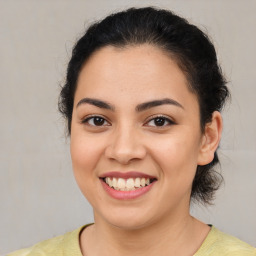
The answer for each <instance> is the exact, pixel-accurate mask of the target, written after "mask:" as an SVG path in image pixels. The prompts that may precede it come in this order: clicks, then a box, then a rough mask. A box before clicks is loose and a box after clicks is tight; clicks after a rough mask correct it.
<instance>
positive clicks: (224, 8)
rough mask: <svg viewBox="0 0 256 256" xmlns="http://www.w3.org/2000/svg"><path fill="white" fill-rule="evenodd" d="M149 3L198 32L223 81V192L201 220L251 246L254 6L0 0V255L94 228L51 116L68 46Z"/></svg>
mask: <svg viewBox="0 0 256 256" xmlns="http://www.w3.org/2000/svg"><path fill="white" fill-rule="evenodd" d="M145 5H155V6H160V7H165V8H168V9H171V10H173V11H175V12H176V13H178V14H180V15H182V16H185V17H186V18H187V19H189V20H190V21H191V22H193V23H195V24H196V25H198V26H199V27H201V28H202V29H203V30H204V31H207V32H208V33H209V34H210V35H211V37H212V38H213V41H214V43H215V45H216V48H217V52H218V56H219V59H220V63H221V65H222V67H223V70H224V72H225V74H226V76H227V78H228V80H229V81H230V83H229V87H230V89H231V91H232V96H233V99H232V103H231V104H228V105H227V107H226V110H225V113H224V125H225V129H224V134H223V138H222V143H221V150H220V156H221V160H222V173H223V175H224V177H225V186H223V187H222V189H221V190H220V191H219V193H218V194H217V200H216V201H215V205H214V206H213V207H209V208H207V209H206V208H204V207H196V206H193V208H192V213H193V214H194V215H195V216H197V217H199V218H201V219H202V220H204V221H205V222H207V223H213V224H214V225H215V226H217V227H218V228H220V229H221V230H223V231H225V232H228V233H231V234H233V235H235V236H237V237H239V238H240V239H242V240H245V241H247V242H248V243H251V244H252V245H254V246H256V218H255V216H256V200H255V196H256V186H255V184H256V168H255V159H256V114H255V112H256V97H255V93H256V85H255V83H256V82H255V81H256V71H255V69H256V50H255V47H256V32H255V31H256V30H255V27H256V16H255V12H256V1H255V0H252V1H250V0H246V1H245V0H243V1H242V0H214V1H212V0H189V1H186V0H176V1H175V0H166V1H164V0H162V1H161V0H158V1H146V0H145V1H143V0H141V1H127V0H125V1H124V0H108V1H106V0H94V1H87V0H85V1H81V0H69V1H67V0H66V1H64V0H62V1H57V0H37V1H36V0H33V1H32V0H16V1H15V0H8V1H7V0H0V40H1V41H0V47H1V48H0V109H1V125H0V146H1V154H0V190H1V192H0V207H1V208H0V214H1V215H0V254H4V253H6V252H8V251H12V250H14V249H18V248H21V247H26V246H30V245H32V244H34V243H36V242H38V241H40V240H43V239H46V238H51V237H53V236H56V235H59V234H63V233H65V232H67V231H70V230H72V229H75V228H77V227H79V226H80V225H83V224H85V223H88V222H92V221H93V217H92V210H91V207H90V206H89V204H88V203H87V202H86V200H85V199H84V198H83V196H82V195H81V193H80V191H79V190H78V188H77V186H76V183H75V181H74V178H73V175H72V168H71V161H70V156H69V140H68V139H65V136H64V123H63V120H62V119H61V117H60V115H59V113H58V111H57V98H58V92H59V85H60V84H62V83H63V80H64V75H65V68H66V64H67V61H68V58H69V57H70V52H71V47H72V45H73V43H74V42H75V40H76V39H77V38H78V37H79V36H80V35H81V34H82V33H83V31H84V28H85V27H86V26H87V25H88V24H89V23H90V22H92V21H94V20H96V19H98V18H100V17H103V16H105V15H106V14H109V13H110V12H112V11H115V10H120V9H123V8H125V7H129V6H145Z"/></svg>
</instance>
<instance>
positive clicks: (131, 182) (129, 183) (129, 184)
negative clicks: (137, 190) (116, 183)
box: [126, 178, 134, 189]
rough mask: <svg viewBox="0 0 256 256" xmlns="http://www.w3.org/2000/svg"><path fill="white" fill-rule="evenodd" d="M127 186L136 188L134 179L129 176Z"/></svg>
mask: <svg viewBox="0 0 256 256" xmlns="http://www.w3.org/2000/svg"><path fill="white" fill-rule="evenodd" d="M126 187H127V188H129V189H131V188H134V180H133V179H132V178H129V179H128V180H127V181H126Z"/></svg>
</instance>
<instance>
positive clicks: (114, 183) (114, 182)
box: [106, 178, 117, 188]
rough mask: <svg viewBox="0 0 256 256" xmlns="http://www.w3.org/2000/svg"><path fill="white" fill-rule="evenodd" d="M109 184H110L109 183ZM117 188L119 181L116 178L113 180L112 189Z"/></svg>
mask: <svg viewBox="0 0 256 256" xmlns="http://www.w3.org/2000/svg"><path fill="white" fill-rule="evenodd" d="M106 183H107V181H106ZM107 184H108V183H107ZM108 185H109V186H110V184H108ZM116 186H117V179H116V178H113V179H112V187H114V188H115V187H116Z"/></svg>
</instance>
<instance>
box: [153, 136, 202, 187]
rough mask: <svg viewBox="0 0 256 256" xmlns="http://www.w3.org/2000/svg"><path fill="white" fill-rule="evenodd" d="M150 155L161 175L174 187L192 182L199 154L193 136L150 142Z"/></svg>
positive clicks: (196, 142)
mask: <svg viewBox="0 0 256 256" xmlns="http://www.w3.org/2000/svg"><path fill="white" fill-rule="evenodd" d="M152 145H154V147H153V148H154V151H152V155H153V156H154V158H155V161H156V162H157V163H158V164H159V166H160V168H161V170H162V175H163V176H165V178H168V181H169V182H170V181H171V182H173V183H175V187H176V186H182V184H190V183H192V181H193V178H194V175H195V172H196V168H197V159H198V152H199V147H198V145H199V142H198V139H195V136H194V138H193V136H189V135H187V136H186V133H182V136H179V135H178V134H176V135H175V136H173V137H171V136H170V138H163V139H162V140H161V141H158V142H157V141H152Z"/></svg>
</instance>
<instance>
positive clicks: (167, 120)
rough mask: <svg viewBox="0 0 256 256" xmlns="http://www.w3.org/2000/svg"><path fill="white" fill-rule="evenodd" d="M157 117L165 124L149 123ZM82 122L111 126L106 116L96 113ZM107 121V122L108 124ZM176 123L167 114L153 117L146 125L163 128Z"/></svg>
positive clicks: (93, 125)
mask: <svg viewBox="0 0 256 256" xmlns="http://www.w3.org/2000/svg"><path fill="white" fill-rule="evenodd" d="M97 118H98V119H100V120H98V121H100V125H96V124H95V121H96V119H97ZM157 119H160V120H158V121H164V123H163V125H159V126H158V125H156V123H154V124H155V125H154V126H152V125H148V124H149V123H150V122H156V121H157ZM91 120H92V121H93V122H94V124H90V123H89V122H90V121H91ZM101 122H103V123H102V124H101ZM82 123H83V124H88V125H89V126H92V127H104V126H111V124H110V123H109V122H108V121H107V120H106V118H104V117H102V116H96V115H95V116H89V117H87V118H85V119H84V120H82ZM105 123H107V125H106V124H105ZM166 123H167V124H166ZM174 124H175V122H174V121H173V120H171V119H170V118H167V117H166V116H163V115H157V116H154V117H151V118H150V119H149V120H148V121H147V122H146V123H145V124H144V125H145V126H149V127H158V128H163V127H166V126H169V125H174Z"/></svg>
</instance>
